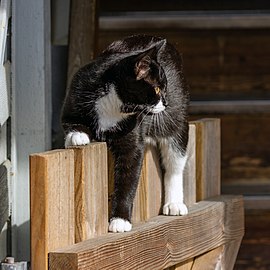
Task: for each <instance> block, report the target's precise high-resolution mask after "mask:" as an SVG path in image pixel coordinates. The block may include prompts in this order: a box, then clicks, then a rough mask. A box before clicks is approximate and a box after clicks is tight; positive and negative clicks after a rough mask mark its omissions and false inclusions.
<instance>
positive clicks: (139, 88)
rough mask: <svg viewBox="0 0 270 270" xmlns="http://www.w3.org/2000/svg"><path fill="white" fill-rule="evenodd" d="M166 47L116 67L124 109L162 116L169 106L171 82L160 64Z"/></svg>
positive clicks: (127, 58) (122, 62) (132, 58)
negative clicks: (168, 94) (163, 49)
mask: <svg viewBox="0 0 270 270" xmlns="http://www.w3.org/2000/svg"><path fill="white" fill-rule="evenodd" d="M163 44H164V43H161V42H159V43H158V44H157V45H156V46H153V47H151V48H150V49H149V48H148V49H146V50H144V51H140V52H139V53H137V54H135V55H131V56H128V57H126V58H124V59H122V60H120V61H119V63H118V64H117V65H116V67H115V69H114V70H115V73H116V81H117V86H118V87H117V93H118V95H119V97H120V99H121V100H122V101H123V103H124V105H128V106H131V107H132V105H133V107H134V109H133V110H134V111H136V109H137V110H138V111H142V110H144V111H145V112H146V113H159V112H161V111H163V110H164V109H165V107H166V106H167V100H166V90H167V89H166V88H167V79H166V75H165V72H164V69H163V68H162V66H161V65H160V64H159V62H158V59H159V58H158V55H159V52H160V49H161V47H162V45H163Z"/></svg>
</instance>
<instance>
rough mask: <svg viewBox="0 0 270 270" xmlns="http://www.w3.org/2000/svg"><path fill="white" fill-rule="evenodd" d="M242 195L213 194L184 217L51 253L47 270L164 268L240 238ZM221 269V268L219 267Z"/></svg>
mask: <svg viewBox="0 0 270 270" xmlns="http://www.w3.org/2000/svg"><path fill="white" fill-rule="evenodd" d="M243 222H244V214H243V200H242V197H235V196H218V197H214V198H212V199H210V200H206V201H201V202H199V203H197V204H196V205H194V206H192V207H191V209H190V213H189V214H188V215H187V216H183V217H165V216H158V217H154V218H152V219H150V220H149V221H148V222H146V223H145V224H141V225H138V226H135V227H134V229H133V230H132V231H131V232H129V233H123V234H108V235H106V236H101V237H98V238H95V239H90V240H86V241H84V242H81V243H78V244H76V245H73V246H70V247H67V248H64V249H60V250H57V251H54V252H52V253H50V255H49V261H50V270H56V269H65V270H75V269H76V270H77V269H80V270H84V269H88V270H89V269H95V270H97V269H125V270H127V269H135V268H136V269H164V268H165V267H169V266H172V265H175V264H176V263H179V262H182V261H185V260H187V259H189V258H193V257H196V256H198V255H200V254H203V253H205V252H207V251H209V250H212V249H215V248H217V247H219V246H222V245H224V244H226V243H228V242H230V241H235V240H238V239H239V238H240V239H241V238H242V236H243V233H244V231H243ZM224 269H226V268H224Z"/></svg>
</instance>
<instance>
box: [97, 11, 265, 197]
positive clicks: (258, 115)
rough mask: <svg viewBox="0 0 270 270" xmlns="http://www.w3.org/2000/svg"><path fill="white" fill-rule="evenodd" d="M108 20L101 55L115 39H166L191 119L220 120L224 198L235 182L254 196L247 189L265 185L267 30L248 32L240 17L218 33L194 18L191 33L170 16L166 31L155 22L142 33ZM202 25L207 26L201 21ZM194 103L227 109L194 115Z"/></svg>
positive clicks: (134, 24)
mask: <svg viewBox="0 0 270 270" xmlns="http://www.w3.org/2000/svg"><path fill="white" fill-rule="evenodd" d="M108 18H109V17H107V18H106V17H104V18H102V17H101V19H100V31H99V51H101V50H102V49H103V48H105V47H106V46H107V45H108V44H109V43H110V42H112V41H113V40H115V39H120V38H122V37H124V36H126V35H131V34H136V33H146V34H152V35H157V36H164V37H165V38H167V39H168V40H169V41H170V42H171V43H173V44H174V45H175V46H176V48H177V49H178V50H179V51H180V52H181V53H182V55H183V59H184V67H185V73H186V77H187V80H188V83H189V85H190V93H191V101H192V102H191V106H190V107H191V108H190V119H191V120H193V119H197V118H201V117H206V116H207V117H213V116H214V117H220V118H221V126H222V137H221V139H222V183H223V190H224V192H229V193H232V192H233V193H234V190H233V186H232V184H236V182H237V183H239V181H240V189H239V188H238V189H237V192H238V193H245V194H248V193H249V192H250V191H251V192H252V189H250V188H249V185H254V183H262V182H264V183H265V182H267V183H268V184H269V183H270V178H269V170H270V158H269V157H270V147H269V140H268V136H269V134H270V128H269V124H268V123H269V122H270V110H269V108H270V102H268V100H269V98H270V36H269V30H268V29H266V28H263V27H259V26H258V25H257V26H256V27H255V28H254V27H253V28H252V27H251V26H252V23H250V25H249V27H242V26H241V25H242V22H243V20H242V19H241V16H240V17H239V20H238V21H237V20H235V21H234V22H233V25H230V27H229V26H228V25H227V21H226V16H224V17H223V19H224V21H223V22H222V23H220V25H219V27H218V28H216V27H215V25H214V24H213V25H212V26H211V25H210V26H209V25H207V27H208V28H204V27H202V26H200V18H199V19H198V18H197V17H194V20H196V18H197V19H198V20H199V21H198V22H194V27H191V28H190V29H187V28H185V27H183V26H181V25H182V24H183V22H182V21H181V19H179V20H180V21H177V20H178V19H175V20H172V23H171V24H170V23H168V21H170V16H168V18H167V19H168V21H167V23H166V25H165V24H161V25H158V24H157V21H158V19H156V20H155V19H153V24H152V25H151V22H148V24H147V25H146V26H145V27H143V23H141V22H140V20H139V19H138V20H135V21H129V24H130V25H129V26H128V25H125V22H124V21H123V20H124V16H123V17H121V19H122V23H121V21H120V20H119V21H118V20H117V19H115V20H112V22H111V26H109V24H108V21H109V19H108ZM111 18H113V17H111ZM153 18H154V17H153ZM144 19H147V18H145V17H144ZM229 19H230V16H229V17H228V20H229ZM253 19H254V22H255V21H256V19H255V18H254V17H253ZM190 20H192V18H191V19H190ZM217 20H220V17H217ZM201 22H202V25H206V22H205V21H204V19H203V18H201ZM221 26H222V27H221ZM228 27H229V28H228ZM239 100H240V101H242V100H244V101H246V104H247V106H246V109H244V110H240V111H239V106H238V105H237V104H236V105H234V102H235V101H239ZM258 100H265V102H266V106H265V110H264V108H262V107H261V105H260V103H259V102H258V103H256V102H257V101H258ZM194 101H195V102H197V101H205V102H206V103H205V104H206V105H205V106H206V107H207V105H208V103H207V102H210V101H211V102H215V101H227V104H226V106H224V109H223V110H222V111H219V112H215V111H211V110H209V111H207V109H206V110H204V111H203V112H200V110H199V111H198V110H196V111H194V110H193V102H194ZM249 101H250V106H248V105H249V103H248V102H249ZM230 102H231V103H230ZM217 107H218V104H217ZM246 186H247V187H246ZM264 191H265V190H264ZM268 194H269V193H268Z"/></svg>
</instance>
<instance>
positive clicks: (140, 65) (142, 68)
mask: <svg viewBox="0 0 270 270" xmlns="http://www.w3.org/2000/svg"><path fill="white" fill-rule="evenodd" d="M165 43H166V40H161V41H159V42H158V43H157V44H156V45H155V46H154V47H152V48H151V49H149V50H147V51H145V52H143V53H140V54H139V55H137V57H136V63H135V69H134V71H135V75H136V80H141V79H143V78H146V77H147V76H148V74H149V71H150V64H151V61H152V59H154V60H157V55H158V53H159V50H160V49H161V47H162V46H163V45H164V44H165Z"/></svg>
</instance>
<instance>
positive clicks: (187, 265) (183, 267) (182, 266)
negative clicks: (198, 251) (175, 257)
mask: <svg viewBox="0 0 270 270" xmlns="http://www.w3.org/2000/svg"><path fill="white" fill-rule="evenodd" d="M193 261H194V260H193V259H188V260H187V261H185V262H182V263H178V264H177V265H175V266H172V267H170V268H169V269H168V270H192V265H193Z"/></svg>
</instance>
